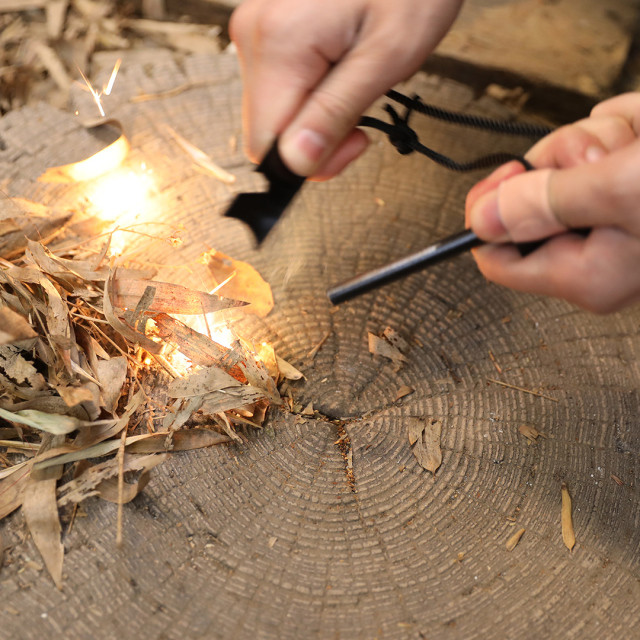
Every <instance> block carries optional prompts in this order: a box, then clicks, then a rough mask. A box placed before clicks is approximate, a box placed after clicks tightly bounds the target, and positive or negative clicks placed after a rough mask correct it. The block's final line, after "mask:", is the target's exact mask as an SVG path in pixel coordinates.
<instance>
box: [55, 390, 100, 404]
mask: <svg viewBox="0 0 640 640" xmlns="http://www.w3.org/2000/svg"><path fill="white" fill-rule="evenodd" d="M56 391H57V392H58V393H59V394H60V397H61V398H62V399H63V400H64V402H65V404H66V405H67V406H68V407H75V406H76V405H78V404H81V403H83V402H93V401H94V392H93V389H91V388H89V386H88V385H83V386H81V387H63V386H58V387H56Z"/></svg>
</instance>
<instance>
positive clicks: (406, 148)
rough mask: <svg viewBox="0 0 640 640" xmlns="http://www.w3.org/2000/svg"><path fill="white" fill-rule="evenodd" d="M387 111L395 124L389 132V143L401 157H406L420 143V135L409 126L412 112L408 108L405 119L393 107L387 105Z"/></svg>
mask: <svg viewBox="0 0 640 640" xmlns="http://www.w3.org/2000/svg"><path fill="white" fill-rule="evenodd" d="M385 109H386V111H387V113H388V114H389V115H390V116H391V120H392V122H393V127H392V129H391V131H389V142H390V143H391V144H392V145H393V146H394V147H395V148H396V150H397V151H398V153H399V154H400V155H403V156H406V155H408V154H410V153H412V152H413V151H415V150H416V146H417V145H418V143H419V140H418V134H417V133H416V132H415V131H414V130H413V129H412V128H411V127H410V126H409V116H410V115H411V111H412V110H411V109H410V108H408V109H407V113H406V114H405V116H404V118H403V117H401V116H400V115H399V114H398V112H397V111H396V110H395V109H394V108H393V107H392V106H391V105H389V104H388V105H386V107H385Z"/></svg>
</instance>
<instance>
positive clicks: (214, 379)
mask: <svg viewBox="0 0 640 640" xmlns="http://www.w3.org/2000/svg"><path fill="white" fill-rule="evenodd" d="M240 386H242V385H241V383H240V382H238V381H237V380H236V379H235V378H232V377H231V376H230V375H229V374H228V373H226V372H225V371H223V370H222V369H219V368H218V367H204V368H202V369H199V370H197V371H194V372H193V373H191V374H189V375H188V376H186V377H184V378H176V379H175V380H172V381H171V383H170V384H169V388H168V389H167V394H168V395H169V397H170V398H190V397H193V396H203V395H206V394H207V393H210V392H212V391H219V390H221V389H230V388H233V387H240Z"/></svg>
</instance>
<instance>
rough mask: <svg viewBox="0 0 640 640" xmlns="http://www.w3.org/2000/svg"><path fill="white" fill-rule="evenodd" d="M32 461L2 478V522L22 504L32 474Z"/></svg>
mask: <svg viewBox="0 0 640 640" xmlns="http://www.w3.org/2000/svg"><path fill="white" fill-rule="evenodd" d="M32 464H33V461H32V460H28V461H26V462H22V463H20V464H17V465H14V466H13V467H11V468H9V469H6V470H5V471H4V473H5V475H3V476H2V477H0V520H2V518H4V517H5V516H8V515H9V514H10V513H11V512H13V511H15V510H16V509H17V508H18V507H19V506H20V505H21V504H22V492H23V491H24V487H25V486H26V484H27V480H28V479H29V474H30V473H31V465H32Z"/></svg>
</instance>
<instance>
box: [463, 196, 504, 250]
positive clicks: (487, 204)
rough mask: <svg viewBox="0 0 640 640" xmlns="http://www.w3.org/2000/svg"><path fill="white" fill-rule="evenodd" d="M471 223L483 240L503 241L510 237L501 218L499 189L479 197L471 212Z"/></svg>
mask: <svg viewBox="0 0 640 640" xmlns="http://www.w3.org/2000/svg"><path fill="white" fill-rule="evenodd" d="M469 223H470V225H471V228H472V229H473V230H474V231H475V233H476V235H478V236H479V237H480V238H482V239H483V240H486V241H488V242H502V241H504V240H507V239H508V235H507V230H506V228H505V226H504V225H503V224H502V219H501V218H500V210H499V206H498V190H497V189H493V191H489V192H488V193H485V194H484V195H483V196H481V197H480V198H478V200H477V201H476V202H475V204H474V205H473V207H472V208H471V211H470V212H469Z"/></svg>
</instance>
